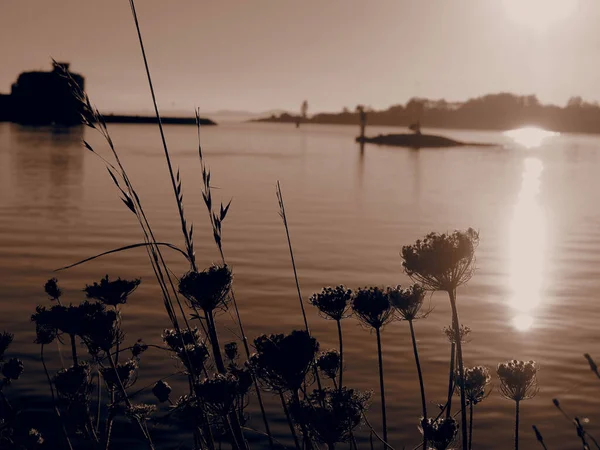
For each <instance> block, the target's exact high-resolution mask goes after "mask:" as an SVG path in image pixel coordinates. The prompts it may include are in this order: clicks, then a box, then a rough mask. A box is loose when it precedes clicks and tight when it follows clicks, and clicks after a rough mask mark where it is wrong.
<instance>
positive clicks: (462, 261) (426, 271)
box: [402, 228, 479, 292]
mask: <svg viewBox="0 0 600 450" xmlns="http://www.w3.org/2000/svg"><path fill="white" fill-rule="evenodd" d="M478 244H479V233H478V232H477V231H475V230H473V229H472V228H469V229H467V230H465V231H458V230H456V231H454V232H452V233H449V234H446V233H444V234H439V233H429V234H428V235H427V236H425V238H424V239H423V240H420V239H419V240H417V241H416V242H415V243H414V244H412V245H406V246H404V247H402V258H403V259H404V262H403V263H402V265H403V267H404V269H405V271H406V273H407V275H408V276H410V277H411V278H412V279H414V280H415V281H417V282H419V283H421V284H423V285H424V286H425V287H427V288H428V289H431V290H436V291H437V290H441V291H448V292H450V291H453V290H455V289H456V288H457V287H458V286H460V285H462V284H464V283H466V282H467V281H469V279H470V278H471V276H472V275H473V271H474V267H473V262H474V260H475V249H476V248H477V245H478Z"/></svg>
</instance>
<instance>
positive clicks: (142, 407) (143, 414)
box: [125, 403, 156, 422]
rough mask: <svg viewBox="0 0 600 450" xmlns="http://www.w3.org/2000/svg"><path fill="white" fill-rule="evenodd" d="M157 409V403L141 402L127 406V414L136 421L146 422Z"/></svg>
mask: <svg viewBox="0 0 600 450" xmlns="http://www.w3.org/2000/svg"><path fill="white" fill-rule="evenodd" d="M155 411H156V406H155V405H148V404H145V403H140V404H137V405H131V406H129V407H126V408H125V415H126V416H128V417H129V418H131V419H133V420H135V421H140V422H146V421H147V420H148V419H150V416H151V415H152V414H153V413H154V412H155Z"/></svg>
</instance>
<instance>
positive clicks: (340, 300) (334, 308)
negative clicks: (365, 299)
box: [308, 285, 352, 320]
mask: <svg viewBox="0 0 600 450" xmlns="http://www.w3.org/2000/svg"><path fill="white" fill-rule="evenodd" d="M351 299H352V291H351V290H350V289H346V288H345V287H344V286H342V285H339V286H336V287H334V288H332V287H324V288H323V290H322V291H321V292H319V293H316V294H313V295H312V296H311V297H310V299H309V300H308V301H309V302H310V304H311V305H313V306H316V307H317V309H318V310H319V313H320V314H321V315H322V316H323V317H325V318H326V319H332V320H342V319H343V318H344V317H348V315H349V314H348V309H349V308H350V300H351Z"/></svg>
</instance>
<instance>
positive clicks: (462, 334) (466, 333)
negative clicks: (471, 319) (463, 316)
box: [444, 325, 471, 344]
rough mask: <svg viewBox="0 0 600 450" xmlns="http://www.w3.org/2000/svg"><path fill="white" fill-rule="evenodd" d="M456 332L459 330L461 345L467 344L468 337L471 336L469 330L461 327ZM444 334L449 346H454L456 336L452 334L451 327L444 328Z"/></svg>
mask: <svg viewBox="0 0 600 450" xmlns="http://www.w3.org/2000/svg"><path fill="white" fill-rule="evenodd" d="M458 330H459V332H458V335H459V337H460V342H461V344H462V343H466V342H469V340H470V335H471V328H469V327H467V326H465V325H461V326H460V327H459V328H458ZM444 334H445V335H446V337H447V338H448V341H449V342H450V343H451V344H456V334H455V333H454V328H453V327H452V326H449V327H444Z"/></svg>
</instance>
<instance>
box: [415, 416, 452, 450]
mask: <svg viewBox="0 0 600 450" xmlns="http://www.w3.org/2000/svg"><path fill="white" fill-rule="evenodd" d="M419 429H420V430H421V433H422V434H423V435H425V436H426V438H427V442H428V443H429V446H430V448H433V449H435V450H446V449H448V448H449V447H450V446H451V445H452V443H453V442H454V440H455V439H456V433H457V432H458V423H457V422H456V420H454V418H452V417H443V418H439V419H433V418H428V419H422V420H421V426H420V427H419Z"/></svg>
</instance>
